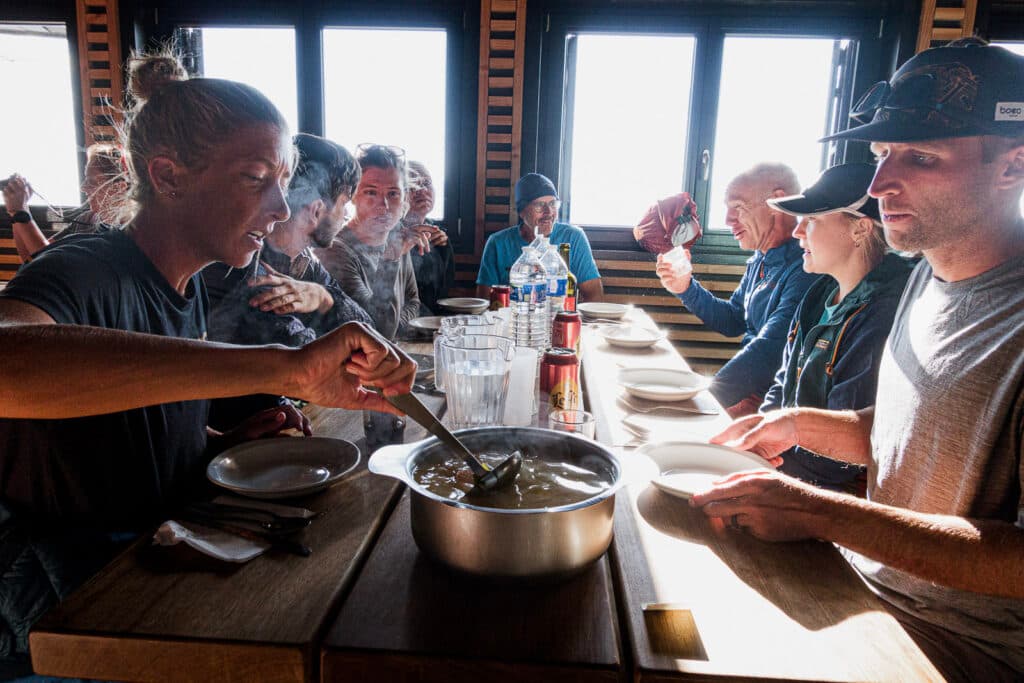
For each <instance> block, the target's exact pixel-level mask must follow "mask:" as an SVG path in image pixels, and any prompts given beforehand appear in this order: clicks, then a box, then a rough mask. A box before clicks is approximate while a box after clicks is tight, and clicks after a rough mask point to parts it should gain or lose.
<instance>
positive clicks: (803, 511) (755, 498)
mask: <svg viewBox="0 0 1024 683" xmlns="http://www.w3.org/2000/svg"><path fill="white" fill-rule="evenodd" d="M838 495H840V494H834V493H832V492H831V491H825V490H824V489H820V488H817V487H815V486H812V485H810V484H807V483H805V482H802V481H800V480H799V479H794V478H793V477H789V476H786V475H784V474H781V473H779V472H765V471H763V470H762V471H748V472H737V473H735V474H731V475H729V476H728V477H725V478H724V479H722V480H720V481H719V482H718V483H717V484H715V486H714V487H713V488H711V489H710V490H708V491H704V492H702V493H696V494H694V495H693V497H692V498H690V505H691V506H693V507H696V508H700V510H701V511H702V512H703V513H704V514H705V515H707V516H708V517H711V518H713V519H716V520H717V522H716V524H720V525H721V528H724V529H733V530H742V531H746V532H747V533H750V534H751V535H753V536H756V537H757V538H760V539H762V540H765V541H798V540H803V539H808V538H819V537H822V536H824V533H823V531H822V530H823V528H824V525H823V521H824V520H825V519H827V518H826V517H825V515H826V514H827V511H828V509H829V499H830V497H832V496H838Z"/></svg>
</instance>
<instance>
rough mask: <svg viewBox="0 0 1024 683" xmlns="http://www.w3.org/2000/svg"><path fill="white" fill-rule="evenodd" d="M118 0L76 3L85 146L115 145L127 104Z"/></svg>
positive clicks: (95, 0)
mask: <svg viewBox="0 0 1024 683" xmlns="http://www.w3.org/2000/svg"><path fill="white" fill-rule="evenodd" d="M117 3H118V0H77V1H76V3H75V13H76V15H77V23H78V68H79V75H80V78H81V84H82V116H83V119H84V120H83V122H82V124H83V126H84V129H85V144H86V145H91V144H92V143H94V142H113V141H115V140H116V139H117V131H116V129H115V123H116V122H118V121H119V120H120V117H121V114H120V112H119V110H118V108H119V107H120V106H121V105H122V103H123V102H124V84H123V79H122V75H121V74H122V64H123V62H122V59H121V38H120V32H119V30H118V14H117Z"/></svg>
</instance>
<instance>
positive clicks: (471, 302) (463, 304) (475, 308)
mask: <svg viewBox="0 0 1024 683" xmlns="http://www.w3.org/2000/svg"><path fill="white" fill-rule="evenodd" d="M437 305H438V306H440V307H441V308H443V309H444V310H446V311H451V312H452V313H468V314H470V315H479V314H481V313H483V312H484V311H486V310H487V309H488V308H489V307H490V305H491V302H490V301H488V300H487V299H477V298H476V297H473V296H457V297H454V298H450V299H438V301H437Z"/></svg>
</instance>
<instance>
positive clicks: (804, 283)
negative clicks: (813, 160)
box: [657, 163, 817, 417]
mask: <svg viewBox="0 0 1024 683" xmlns="http://www.w3.org/2000/svg"><path fill="white" fill-rule="evenodd" d="M799 191H800V183H799V182H798V181H797V178H796V174H795V173H794V172H793V170H792V169H791V168H789V167H788V166H785V165H783V164H768V163H764V164H758V165H757V166H754V167H753V168H751V169H749V170H748V171H745V172H743V173H741V174H740V175H739V176H737V177H736V178H734V179H733V180H732V182H730V183H729V187H728V188H726V191H725V203H726V207H727V209H728V211H727V212H726V214H725V222H726V224H727V225H728V226H729V228H730V229H731V230H732V234H733V237H735V238H736V240H737V241H738V242H739V245H740V247H742V248H743V249H752V250H753V251H754V255H753V256H751V257H750V258H749V259H748V260H747V269H746V272H744V273H743V279H742V280H740V284H739V287H737V288H736V291H735V292H733V293H732V296H731V297H730V298H729V300H728V301H725V300H722V299H719V298H718V297H716V296H715V295H714V294H712V293H711V292H709V291H708V290H706V289H705V288H704V287H702V286H701V284H700V283H699V282H697V281H696V280H694V279H693V277H692V274H691V273H685V274H682V275H676V274H674V273H673V272H672V266H671V264H669V263H668V262H666V261H664V260H663V259H662V257H660V256H659V257H658V268H657V273H658V277H659V278H661V284H662V286H664V287H665V289H667V290H668V291H670V292H672V293H673V294H675V295H676V296H678V297H679V299H680V301H682V302H683V304H684V305H685V306H686V308H687V309H689V310H690V311H691V312H692V313H693V314H694V315H696V316H697V317H698V318H700V319H701V320H702V321H703V322H704V324H705V325H707V326H708V327H710V328H711V329H713V330H715V331H716V332H719V333H720V334H723V335H725V336H727V337H735V336H739V335H741V334H742V335H743V348H742V349H741V350H740V352H739V353H737V354H736V355H735V356H734V357H733V358H732V360H730V361H729V362H728V363H726V364H725V366H724V367H722V369H721V370H719V371H718V373H717V374H716V375H715V378H714V381H713V382H712V383H711V393H712V394H714V396H715V398H717V399H718V401H719V402H720V403H721V404H722V405H723V406H725V407H726V410H727V411H728V412H729V414H730V415H731V416H733V417H739V416H741V415H748V414H750V413H754V412H757V408H758V406H759V405H760V404H761V400H762V399H763V397H764V395H765V392H767V391H768V388H769V387H770V386H771V385H772V379H773V377H774V376H775V371H776V370H778V368H779V365H780V364H781V362H782V351H783V349H784V348H785V346H786V335H787V334H788V332H789V324H790V321H791V320H792V319H793V313H794V312H795V311H796V307H797V305H798V304H799V303H800V300H801V299H802V298H803V296H804V293H805V292H806V291H807V288H808V287H810V286H811V283H812V282H814V280H815V279H816V278H817V276H816V275H811V274H809V273H805V272H804V270H803V268H802V265H803V249H801V248H800V244H799V243H798V242H797V241H796V240H795V239H793V229H794V228H795V227H796V219H795V218H794V217H792V216H786V215H784V214H779V213H777V212H775V211H772V210H771V209H770V208H769V207H768V204H767V203H766V200H767V199H769V198H771V197H785V196H788V195H793V194H796V193H798V192H799Z"/></svg>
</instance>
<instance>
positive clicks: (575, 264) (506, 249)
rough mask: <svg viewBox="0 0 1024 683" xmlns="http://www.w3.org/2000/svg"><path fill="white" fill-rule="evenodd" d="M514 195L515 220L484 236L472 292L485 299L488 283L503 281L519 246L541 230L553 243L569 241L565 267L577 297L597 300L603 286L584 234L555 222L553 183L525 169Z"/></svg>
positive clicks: (526, 242)
mask: <svg viewBox="0 0 1024 683" xmlns="http://www.w3.org/2000/svg"><path fill="white" fill-rule="evenodd" d="M515 199H516V211H518V212H519V223H518V224H517V225H513V226H511V227H509V228H505V229H504V230H501V231H500V232H496V233H494V234H493V235H491V236H490V237H488V238H487V244H485V245H484V253H483V256H482V257H481V258H480V273H479V274H478V275H477V278H476V295H477V296H478V297H481V298H483V299H489V298H490V296H491V287H493V286H494V285H507V284H508V273H509V270H511V268H512V264H514V263H515V262H516V259H517V258H519V256H520V254H522V253H523V247H525V246H528V245H529V244H530V242H532V241H533V240H534V238H536V237H537V234H541V235H546V236H547V237H548V238H549V239H550V240H551V244H552V245H555V246H556V247H557V245H559V244H562V243H563V242H568V243H569V244H570V245H571V246H570V257H569V258H570V261H571V262H570V264H569V270H571V271H572V274H573V275H575V276H576V282H577V285H578V286H579V295H578V296H579V300H580V301H600V300H601V297H602V296H603V295H604V286H603V285H602V284H601V273H599V272H598V271H597V264H596V263H594V255H593V253H592V252H591V251H590V242H589V241H587V236H586V235H585V234H584V233H583V231H582V230H580V229H579V228H577V227H575V226H573V225H569V224H567V223H557V222H555V219H556V218H557V217H558V209H559V207H560V206H561V202H560V201H559V199H558V190H556V189H555V185H554V183H552V182H551V181H550V180H549V179H548V178H547V177H545V176H543V175H541V174H540V173H527V174H526V175H524V176H523V177H522V178H520V179H519V182H517V183H516V190H515Z"/></svg>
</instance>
